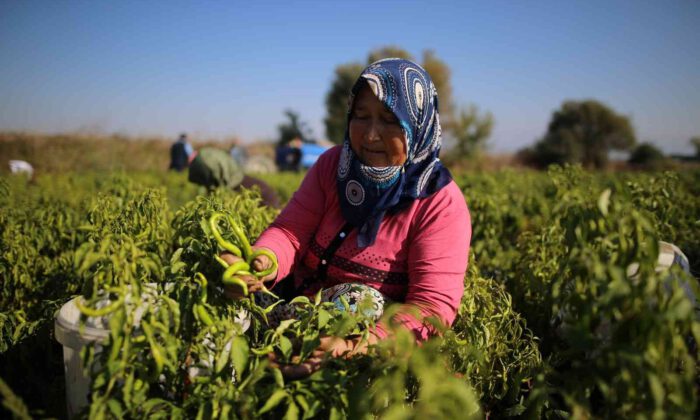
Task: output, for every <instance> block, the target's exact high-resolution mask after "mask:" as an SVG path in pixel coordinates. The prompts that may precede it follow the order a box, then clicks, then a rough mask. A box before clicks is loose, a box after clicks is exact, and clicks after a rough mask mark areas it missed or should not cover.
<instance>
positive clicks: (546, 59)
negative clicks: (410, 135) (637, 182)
mask: <svg viewBox="0 0 700 420" xmlns="http://www.w3.org/2000/svg"><path fill="white" fill-rule="evenodd" d="M385 45H397V46H400V47H402V48H404V49H406V50H408V51H409V52H411V53H412V54H413V55H414V56H416V57H417V58H420V56H421V54H422V51H423V50H426V49H432V50H434V51H435V53H436V55H437V56H438V57H439V58H441V59H442V60H444V61H445V62H446V63H447V64H448V65H449V67H450V69H451V71H452V86H453V96H454V99H455V101H456V102H457V103H458V104H461V105H464V106H466V105H468V104H472V103H473V104H476V105H477V106H478V107H479V108H480V109H482V110H487V111H490V112H491V113H493V115H494V117H495V120H496V125H495V127H494V132H493V135H492V137H491V139H490V141H489V143H490V148H491V150H493V151H496V152H501V151H513V150H517V149H518V148H521V147H524V146H526V145H529V144H532V143H533V142H534V141H535V140H536V139H537V138H538V137H540V136H541V135H542V134H543V133H544V132H545V130H546V127H547V123H548V121H549V119H550V117H551V113H552V111H554V110H555V109H557V108H558V107H559V106H560V105H561V103H562V102H563V101H564V100H566V99H584V98H593V99H598V100H600V101H603V102H605V103H606V104H608V105H609V106H611V107H612V108H614V109H615V110H616V111H617V112H620V113H622V114H625V115H628V116H630V117H631V119H632V123H633V125H634V127H635V128H636V130H637V135H638V138H639V140H640V141H652V142H653V143H655V144H657V145H659V146H660V147H661V148H662V149H664V150H665V151H667V152H674V153H683V152H685V153H690V152H691V151H692V148H691V147H690V145H689V142H688V139H689V138H690V137H691V136H695V135H700V47H699V46H700V1H696V0H690V1H655V2H654V1H646V0H638V1H623V2H619V1H552V2H535V1H528V2H526V1H485V2H469V1H440V0H432V1H409V0H407V1H344V2H335V1H298V2H295V1H279V2H272V1H257V2H249V1H246V2H239V1H233V2H231V1H229V2H220V1H198V2H172V1H171V2H165V1H111V2H107V1H97V0H95V1H87V0H84V1H58V0H56V1H35V0H22V1H20V0H0V63H1V64H0V92H1V94H0V130H10V129H12V130H17V129H22V130H34V131H43V132H65V131H74V130H101V131H103V132H105V133H112V132H119V133H124V134H128V135H133V136H141V135H165V136H171V137H172V136H175V135H176V134H177V133H179V132H181V131H186V132H188V133H190V134H191V136H193V137H196V138H217V139H224V138H230V137H232V136H238V137H239V138H241V139H242V140H243V141H244V142H249V141H254V140H260V139H273V138H275V136H276V127H277V125H278V124H280V123H281V122H282V121H283V120H284V116H283V111H284V110H285V109H288V108H291V109H294V110H296V111H298V112H299V113H300V114H301V116H302V119H304V120H305V121H307V122H308V123H309V125H310V126H311V128H312V129H313V131H314V134H315V135H316V136H317V137H325V129H324V126H323V117H324V115H325V106H324V99H325V94H326V92H327V90H328V88H329V86H330V83H331V80H332V78H333V71H334V68H335V67H336V66H337V65H339V64H342V63H347V62H351V61H362V62H364V61H365V60H366V56H367V53H368V52H369V51H370V50H372V49H374V48H377V47H380V46H385Z"/></svg>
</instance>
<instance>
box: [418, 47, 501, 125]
mask: <svg viewBox="0 0 700 420" xmlns="http://www.w3.org/2000/svg"><path fill="white" fill-rule="evenodd" d="M423 68H424V69H425V71H427V72H428V74H429V75H430V78H431V79H433V84H434V85H435V89H437V93H438V101H439V103H438V108H439V111H440V122H441V123H442V125H443V128H444V129H446V130H449V129H451V128H452V127H451V124H452V121H453V119H454V115H453V114H454V111H453V108H454V104H453V102H452V84H451V83H450V76H451V73H450V68H449V67H448V66H447V64H446V63H445V62H444V61H442V60H440V59H439V58H438V57H437V56H436V55H435V51H433V50H426V51H423ZM489 131H490V130H489ZM456 135H457V134H455V136H456ZM487 137H488V135H487Z"/></svg>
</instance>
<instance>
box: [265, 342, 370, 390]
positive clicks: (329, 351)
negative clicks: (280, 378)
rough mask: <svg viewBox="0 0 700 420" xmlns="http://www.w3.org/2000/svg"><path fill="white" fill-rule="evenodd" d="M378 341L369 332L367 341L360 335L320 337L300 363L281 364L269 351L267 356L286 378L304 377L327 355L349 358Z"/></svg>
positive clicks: (364, 351)
mask: <svg viewBox="0 0 700 420" xmlns="http://www.w3.org/2000/svg"><path fill="white" fill-rule="evenodd" d="M377 341H378V338H377V336H376V335H374V334H372V333H370V335H369V339H368V340H367V342H362V339H361V338H360V337H354V338H340V337H331V336H327V337H321V344H319V346H318V347H317V348H316V349H315V350H314V351H313V352H312V353H311V355H310V356H309V357H308V358H307V359H306V360H305V361H304V362H303V363H300V364H283V363H280V362H279V361H278V360H277V357H276V356H275V354H274V353H270V354H269V355H268V358H269V360H270V364H271V365H272V366H273V367H276V368H278V369H279V370H280V371H281V372H282V375H284V377H285V378H288V379H301V378H305V377H307V376H309V375H311V374H312V373H314V372H316V371H317V370H319V369H320V368H321V367H322V366H323V363H324V361H325V360H326V359H327V358H328V357H344V358H348V359H349V358H351V357H353V356H354V355H356V354H365V353H367V349H368V347H369V345H370V344H375V343H376V342H377Z"/></svg>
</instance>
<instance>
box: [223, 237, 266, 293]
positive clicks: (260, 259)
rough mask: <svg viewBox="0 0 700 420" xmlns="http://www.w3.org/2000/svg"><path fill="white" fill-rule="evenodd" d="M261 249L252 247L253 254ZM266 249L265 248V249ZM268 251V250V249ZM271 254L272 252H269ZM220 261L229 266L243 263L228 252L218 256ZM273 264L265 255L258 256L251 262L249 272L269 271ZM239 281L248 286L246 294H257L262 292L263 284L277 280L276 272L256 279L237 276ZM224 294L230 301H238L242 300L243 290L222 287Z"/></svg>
mask: <svg viewBox="0 0 700 420" xmlns="http://www.w3.org/2000/svg"><path fill="white" fill-rule="evenodd" d="M260 248H261V247H255V246H254V247H252V249H253V252H255V250H256V249H260ZM265 249H267V248H265ZM268 250H269V249H268ZM270 252H272V251H270ZM219 257H221V259H222V260H224V261H226V262H227V263H228V264H229V265H231V264H233V263H236V262H238V261H243V259H242V258H240V257H237V256H235V255H233V254H232V253H230V252H223V253H221V254H220V255H219ZM273 265H274V264H273V262H272V260H271V259H270V257H268V256H267V255H265V254H260V255H258V256H257V257H255V259H253V262H252V264H251V267H250V268H251V270H252V271H256V272H260V271H264V270H267V269H269V268H270V267H272V266H273ZM237 277H238V278H240V279H241V280H243V281H244V282H245V283H246V285H247V286H248V293H253V292H258V291H260V290H262V286H263V283H267V282H269V281H273V280H275V279H276V278H277V270H274V271H273V272H272V273H270V274H268V275H267V276H265V277H263V278H261V279H258V278H257V277H255V276H253V275H241V276H237ZM224 292H225V294H226V296H227V297H228V298H230V299H240V298H242V297H243V296H244V295H243V289H241V288H240V287H238V286H235V285H231V286H226V285H225V286H224Z"/></svg>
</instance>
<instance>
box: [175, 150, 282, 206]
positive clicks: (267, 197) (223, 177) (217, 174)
mask: <svg viewBox="0 0 700 420" xmlns="http://www.w3.org/2000/svg"><path fill="white" fill-rule="evenodd" d="M194 153H196V155H195V157H194V159H192V162H190V166H189V172H188V174H187V179H188V180H189V181H190V182H193V183H195V184H198V185H202V186H205V187H207V188H217V187H227V188H230V189H232V190H239V189H241V188H245V189H252V188H254V187H257V188H258V189H259V190H260V196H261V198H262V203H263V204H265V205H266V206H268V207H279V205H280V203H279V197H278V196H277V193H275V191H274V190H273V189H272V188H271V187H270V186H269V185H267V183H265V182H264V181H262V180H260V179H258V178H255V177H252V176H249V175H246V174H245V173H244V172H243V168H241V166H240V165H239V164H238V162H236V161H235V160H234V159H233V158H231V156H230V155H229V154H228V153H226V152H224V151H223V150H219V149H215V148H213V147H204V148H202V149H201V150H199V151H197V152H194Z"/></svg>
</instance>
